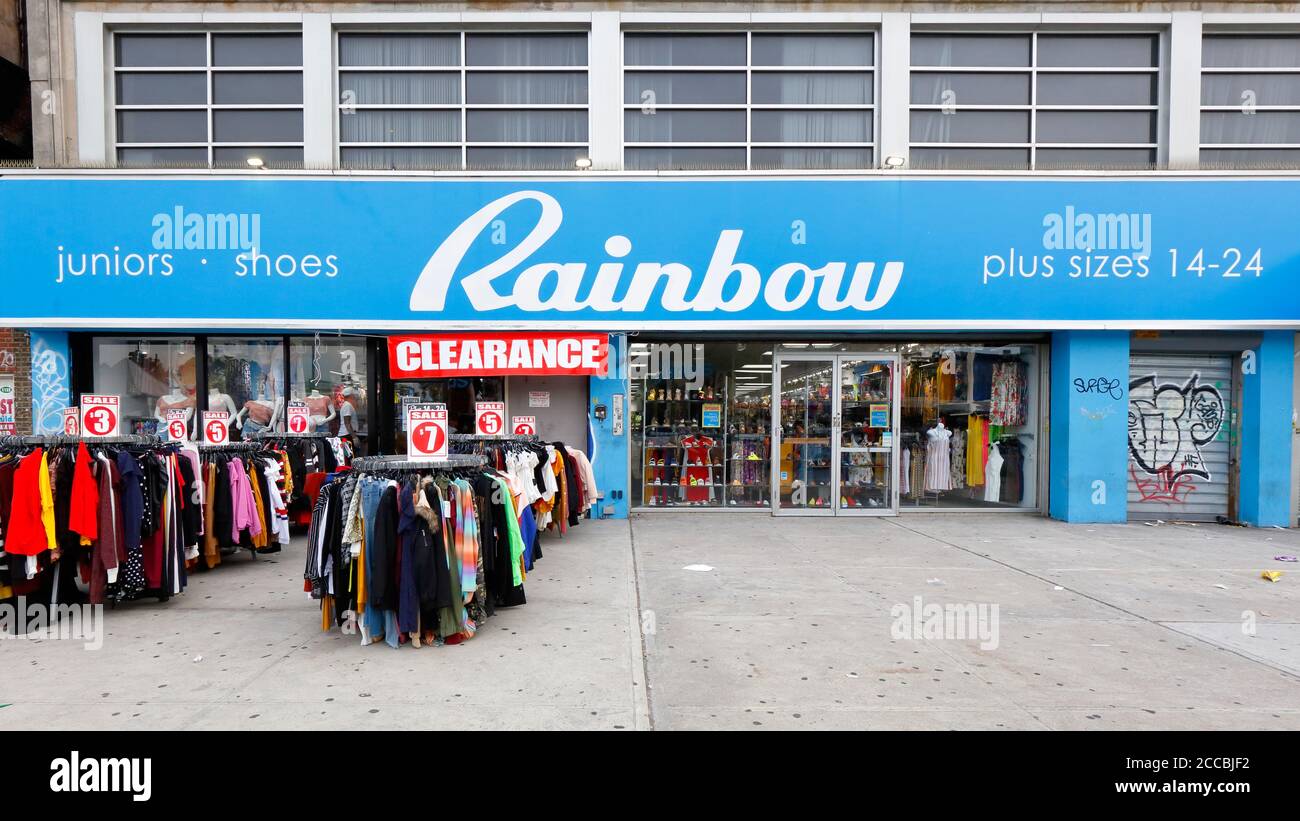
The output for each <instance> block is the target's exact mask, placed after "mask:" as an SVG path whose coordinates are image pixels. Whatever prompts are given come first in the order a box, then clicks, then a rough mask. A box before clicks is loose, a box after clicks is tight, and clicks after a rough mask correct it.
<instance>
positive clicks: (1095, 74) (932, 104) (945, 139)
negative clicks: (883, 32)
mask: <svg viewBox="0 0 1300 821" xmlns="http://www.w3.org/2000/svg"><path fill="white" fill-rule="evenodd" d="M1159 46H1160V41H1159V36H1158V35H1155V34H1072V33H1048V32H1043V33H1032V32H1031V33H1023V34H1022V33H998V34H955V33H917V34H913V35H912V72H911V86H912V87H911V103H912V104H911V112H910V116H911V124H910V127H911V164H912V166H913V167H915V168H1081V167H1103V168H1143V167H1151V166H1153V165H1155V163H1156V162H1157V150H1158V137H1157V134H1158V129H1159V112H1160V102H1159V101H1160V76H1159V75H1160V72H1159V65H1160V61H1159Z"/></svg>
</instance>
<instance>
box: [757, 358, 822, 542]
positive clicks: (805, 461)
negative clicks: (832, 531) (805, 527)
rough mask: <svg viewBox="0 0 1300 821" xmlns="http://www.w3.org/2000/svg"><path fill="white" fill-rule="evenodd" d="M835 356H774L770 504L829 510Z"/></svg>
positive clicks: (780, 509) (779, 509) (810, 511)
mask: <svg viewBox="0 0 1300 821" xmlns="http://www.w3.org/2000/svg"><path fill="white" fill-rule="evenodd" d="M835 382H836V380H835V357H834V356H825V355H823V356H820V357H805V356H799V355H790V356H785V357H778V358H777V362H776V379H775V380H773V383H772V394H773V396H772V416H773V419H772V438H773V446H772V454H773V458H772V506H773V510H774V511H775V512H776V513H798V514H804V515H821V516H834V515H835V476H834V473H835V459H834V450H835V448H834V445H835V442H834V432H833V427H834V422H835V413H836V411H835V405H836V401H835V400H836V392H835Z"/></svg>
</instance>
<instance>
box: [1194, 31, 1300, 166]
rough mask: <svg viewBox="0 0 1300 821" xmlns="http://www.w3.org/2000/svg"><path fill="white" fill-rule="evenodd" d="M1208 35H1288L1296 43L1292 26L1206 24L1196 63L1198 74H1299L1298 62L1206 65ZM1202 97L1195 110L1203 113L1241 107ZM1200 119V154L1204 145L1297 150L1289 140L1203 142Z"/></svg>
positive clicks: (1297, 108) (1289, 108) (1299, 145)
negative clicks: (1269, 27) (1296, 64)
mask: <svg viewBox="0 0 1300 821" xmlns="http://www.w3.org/2000/svg"><path fill="white" fill-rule="evenodd" d="M1211 37H1291V38H1293V39H1295V40H1296V42H1297V44H1300V29H1297V28H1295V27H1281V26H1279V27H1275V28H1271V29H1268V28H1209V27H1206V28H1205V29H1204V30H1203V31H1202V33H1201V46H1202V51H1201V53H1200V54H1199V55H1197V56H1198V57H1199V64H1200V68H1201V75H1202V77H1204V76H1205V75H1214V74H1219V75H1223V74H1290V75H1295V76H1297V77H1300V66H1286V67H1278V68H1269V67H1249V66H1243V67H1231V66H1213V67H1212V66H1207V65H1205V52H1204V45H1205V40H1208V39H1210V38H1211ZM1203 99H1204V98H1203V97H1199V96H1198V97H1197V99H1196V104H1197V111H1198V112H1199V113H1200V114H1201V115H1204V114H1205V113H1206V112H1215V111H1241V106H1240V105H1206V104H1205V103H1204V102H1203ZM1254 111H1256V112H1261V111H1281V112H1291V113H1300V103H1297V104H1294V105H1256V106H1255V107H1254ZM1201 128H1202V121H1201V120H1200V119H1198V121H1197V132H1196V144H1197V146H1198V147H1199V152H1200V154H1201V155H1203V154H1204V152H1205V150H1206V149H1209V150H1212V151H1213V150H1229V151H1231V150H1245V151H1268V150H1283V151H1285V150H1295V151H1300V141H1297V142H1293V143H1207V142H1204V140H1203V139H1202V136H1201V133H1202V132H1201ZM1232 165H1233V167H1240V166H1239V164H1238V163H1232Z"/></svg>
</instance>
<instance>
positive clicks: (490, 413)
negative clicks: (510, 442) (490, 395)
mask: <svg viewBox="0 0 1300 821" xmlns="http://www.w3.org/2000/svg"><path fill="white" fill-rule="evenodd" d="M474 432H475V433H477V434H478V435H480V436H500V435H501V434H503V433H505V432H506V403H505V402H476V403H475V404H474Z"/></svg>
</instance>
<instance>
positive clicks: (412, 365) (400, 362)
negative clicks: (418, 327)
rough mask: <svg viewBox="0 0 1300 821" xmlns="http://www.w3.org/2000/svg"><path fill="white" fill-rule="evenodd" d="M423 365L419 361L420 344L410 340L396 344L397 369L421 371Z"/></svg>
mask: <svg viewBox="0 0 1300 821" xmlns="http://www.w3.org/2000/svg"><path fill="white" fill-rule="evenodd" d="M424 366H425V363H424V362H422V361H421V359H420V344H419V343H418V342H412V341H410V340H408V341H406V342H399V343H398V344H397V367H398V368H399V369H400V370H403V371H419V370H423V369H424Z"/></svg>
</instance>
